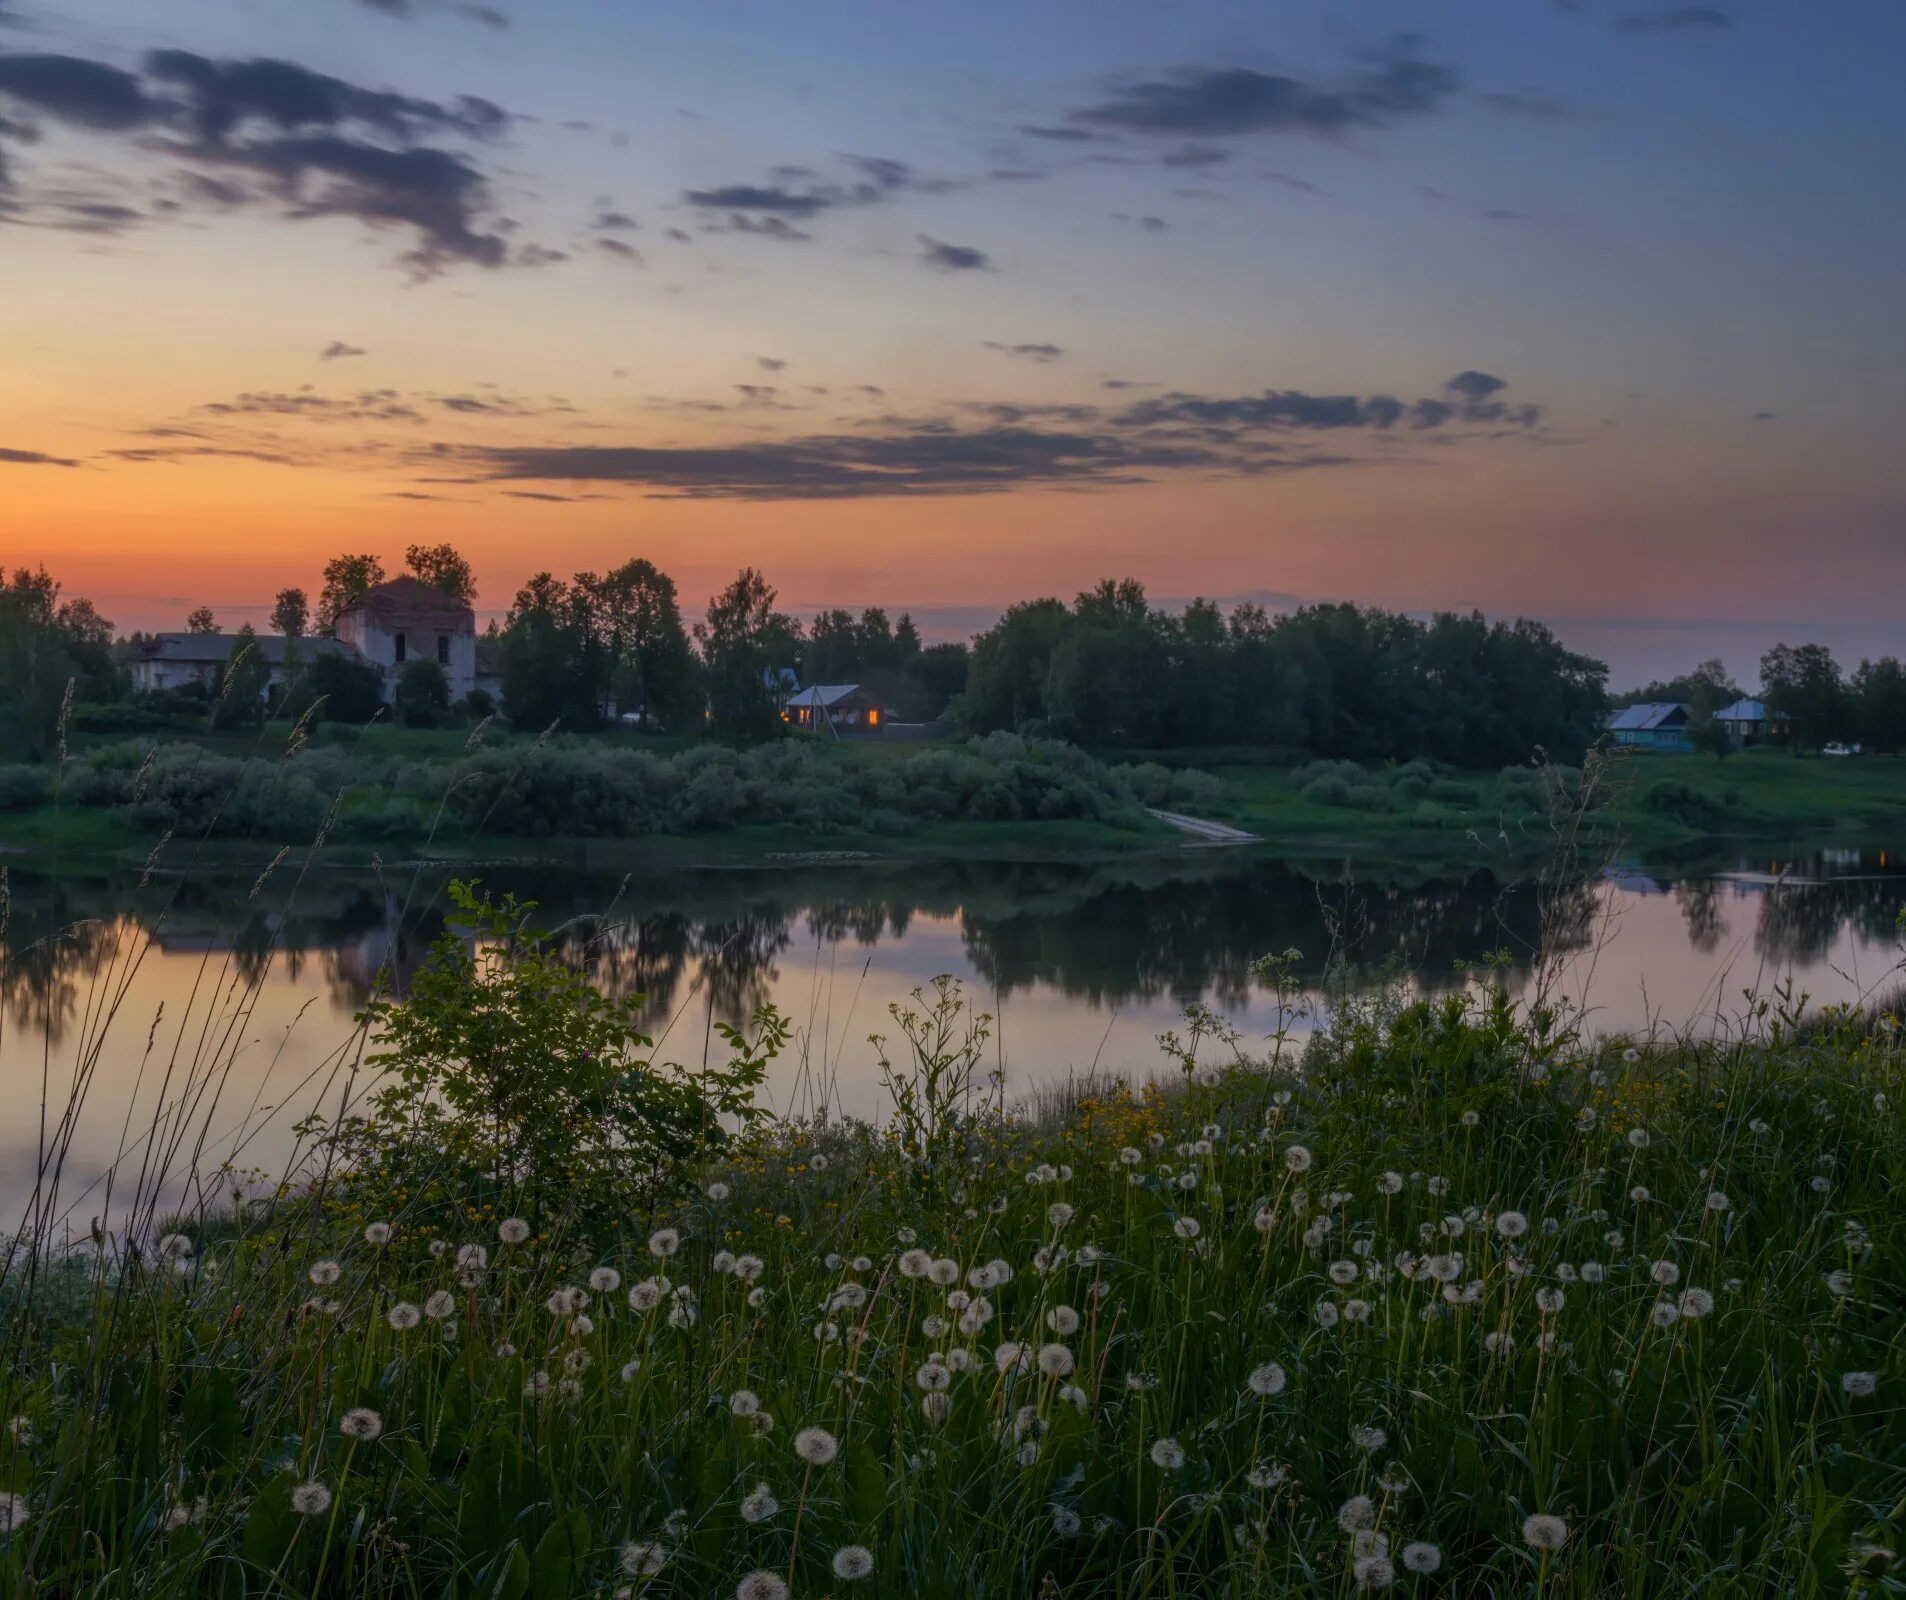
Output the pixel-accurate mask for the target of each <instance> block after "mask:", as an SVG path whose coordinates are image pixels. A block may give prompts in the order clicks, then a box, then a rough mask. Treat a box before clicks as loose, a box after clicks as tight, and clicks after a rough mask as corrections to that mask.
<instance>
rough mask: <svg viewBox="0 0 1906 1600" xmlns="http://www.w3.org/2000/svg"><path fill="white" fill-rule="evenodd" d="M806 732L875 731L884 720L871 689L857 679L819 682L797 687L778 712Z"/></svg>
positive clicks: (882, 711)
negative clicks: (849, 681) (863, 685)
mask: <svg viewBox="0 0 1906 1600" xmlns="http://www.w3.org/2000/svg"><path fill="white" fill-rule="evenodd" d="M782 715H783V716H785V717H786V718H787V720H788V721H789V722H791V723H792V724H793V725H794V726H795V727H797V728H804V729H807V730H809V731H810V732H816V733H818V732H822V731H827V732H832V733H837V734H840V733H877V732H879V730H880V729H881V727H882V726H883V725H884V724H885V723H886V721H887V713H886V712H885V711H884V710H882V709H881V705H880V702H879V700H878V699H876V698H875V696H874V694H873V692H872V691H871V690H869V689H866V688H863V687H862V686H861V685H860V684H858V683H821V684H815V685H814V686H813V687H812V688H808V689H797V690H795V691H794V693H793V694H791V695H789V696H788V703H787V709H786V710H785V711H784V712H783V713H782Z"/></svg>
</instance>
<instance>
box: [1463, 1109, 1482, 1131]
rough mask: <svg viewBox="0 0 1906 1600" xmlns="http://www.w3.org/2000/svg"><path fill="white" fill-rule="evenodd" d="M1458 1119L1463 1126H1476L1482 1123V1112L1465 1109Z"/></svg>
mask: <svg viewBox="0 0 1906 1600" xmlns="http://www.w3.org/2000/svg"><path fill="white" fill-rule="evenodd" d="M1460 1120H1461V1122H1462V1125H1463V1126H1464V1127H1465V1128H1474V1127H1478V1126H1480V1125H1481V1123H1482V1113H1481V1112H1480V1111H1465V1112H1464V1113H1463V1114H1462V1117H1461V1119H1460Z"/></svg>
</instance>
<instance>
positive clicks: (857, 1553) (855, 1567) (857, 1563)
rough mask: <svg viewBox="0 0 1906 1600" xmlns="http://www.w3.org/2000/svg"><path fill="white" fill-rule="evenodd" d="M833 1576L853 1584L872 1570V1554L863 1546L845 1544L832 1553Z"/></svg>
mask: <svg viewBox="0 0 1906 1600" xmlns="http://www.w3.org/2000/svg"><path fill="white" fill-rule="evenodd" d="M833 1567H834V1576H835V1577H837V1578H839V1579H840V1580H841V1581H842V1582H844V1583H853V1582H856V1581H858V1580H859V1579H861V1578H864V1577H866V1576H867V1575H868V1574H869V1573H870V1572H872V1571H873V1570H874V1553H873V1551H871V1550H869V1549H868V1548H867V1547H866V1546H865V1545H864V1544H845V1545H842V1546H841V1547H840V1549H838V1550H836V1551H835V1552H834V1560H833Z"/></svg>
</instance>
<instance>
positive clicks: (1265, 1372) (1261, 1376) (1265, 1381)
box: [1244, 1361, 1288, 1400]
mask: <svg viewBox="0 0 1906 1600" xmlns="http://www.w3.org/2000/svg"><path fill="white" fill-rule="evenodd" d="M1287 1381H1288V1380H1287V1379H1286V1377H1285V1373H1284V1369H1283V1368H1282V1367H1280V1366H1279V1365H1278V1364H1277V1363H1276V1362H1275V1361H1266V1362H1265V1363H1264V1364H1263V1365H1262V1366H1261V1367H1253V1368H1252V1369H1251V1375H1250V1376H1249V1377H1248V1378H1246V1379H1245V1380H1244V1382H1245V1385H1246V1387H1247V1388H1249V1389H1250V1391H1251V1393H1252V1394H1254V1395H1259V1396H1261V1397H1262V1398H1264V1399H1266V1400H1268V1399H1270V1398H1271V1397H1272V1396H1273V1395H1280V1394H1282V1393H1283V1392H1284V1385H1285V1383H1286V1382H1287Z"/></svg>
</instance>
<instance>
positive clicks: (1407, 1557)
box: [1403, 1539, 1443, 1576]
mask: <svg viewBox="0 0 1906 1600" xmlns="http://www.w3.org/2000/svg"><path fill="white" fill-rule="evenodd" d="M1442 1564H1443V1552H1442V1551H1440V1550H1438V1549H1437V1548H1436V1546H1435V1545H1433V1544H1431V1543H1429V1542H1428V1541H1427V1540H1425V1539H1416V1540H1413V1541H1411V1542H1410V1543H1409V1544H1406V1545H1405V1546H1404V1547H1403V1567H1404V1570H1405V1571H1408V1572H1420V1573H1423V1574H1425V1575H1426V1576H1427V1575H1428V1574H1429V1573H1432V1572H1434V1571H1435V1570H1436V1569H1437V1568H1438V1567H1440V1566H1441V1565H1442Z"/></svg>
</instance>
